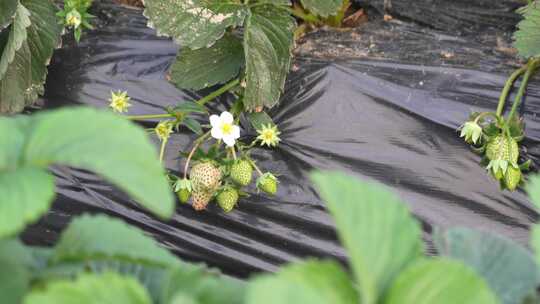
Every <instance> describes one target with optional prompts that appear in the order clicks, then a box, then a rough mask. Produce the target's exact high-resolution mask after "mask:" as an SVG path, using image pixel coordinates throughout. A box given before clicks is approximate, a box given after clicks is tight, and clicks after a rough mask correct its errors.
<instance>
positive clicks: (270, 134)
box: [263, 130, 274, 140]
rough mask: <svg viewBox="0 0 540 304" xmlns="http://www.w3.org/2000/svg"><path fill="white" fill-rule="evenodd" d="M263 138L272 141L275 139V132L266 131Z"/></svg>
mask: <svg viewBox="0 0 540 304" xmlns="http://www.w3.org/2000/svg"><path fill="white" fill-rule="evenodd" d="M263 137H264V139H265V140H272V139H274V132H272V130H266V131H264V132H263Z"/></svg>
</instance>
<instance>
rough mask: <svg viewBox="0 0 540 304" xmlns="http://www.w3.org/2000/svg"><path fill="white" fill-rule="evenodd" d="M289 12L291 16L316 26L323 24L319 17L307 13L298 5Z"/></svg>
mask: <svg viewBox="0 0 540 304" xmlns="http://www.w3.org/2000/svg"><path fill="white" fill-rule="evenodd" d="M288 11H289V13H290V14H291V15H293V16H295V17H297V18H300V19H302V20H303V21H305V22H308V23H315V24H317V23H320V22H321V20H320V19H319V18H318V17H317V16H315V15H313V14H308V13H306V12H305V11H304V9H303V8H302V7H300V6H298V5H294V6H293V8H289V9H288Z"/></svg>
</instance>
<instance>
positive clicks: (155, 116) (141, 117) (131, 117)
mask: <svg viewBox="0 0 540 304" xmlns="http://www.w3.org/2000/svg"><path fill="white" fill-rule="evenodd" d="M171 117H174V115H172V114H169V113H167V114H151V115H127V116H126V118H127V119H129V120H146V119H159V118H171Z"/></svg>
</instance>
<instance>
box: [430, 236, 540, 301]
mask: <svg viewBox="0 0 540 304" xmlns="http://www.w3.org/2000/svg"><path fill="white" fill-rule="evenodd" d="M434 239H435V244H436V246H437V249H438V252H439V254H441V255H445V256H448V257H450V258H453V259H456V260H460V261H462V262H463V263H465V265H467V266H469V267H470V268H472V269H473V270H475V271H476V273H477V274H479V275H480V276H482V277H483V278H484V279H485V280H486V282H487V283H488V285H489V286H490V288H491V290H493V292H494V293H495V294H496V295H497V296H498V298H499V299H500V300H501V302H502V303H504V304H521V303H523V300H524V299H525V298H526V297H527V296H528V295H529V294H530V293H531V292H533V291H534V289H535V288H536V287H537V286H538V283H540V282H539V280H538V279H539V274H538V270H537V267H536V263H535V260H534V259H533V257H532V256H531V254H530V253H529V252H528V251H527V250H526V249H525V248H523V247H521V245H519V244H516V243H514V242H512V241H510V240H507V239H504V238H502V237H499V236H496V235H492V234H489V233H486V232H482V231H474V230H471V229H467V228H454V229H451V230H448V231H447V232H445V233H436V234H435V235H434Z"/></svg>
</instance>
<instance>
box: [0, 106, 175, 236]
mask: <svg viewBox="0 0 540 304" xmlns="http://www.w3.org/2000/svg"><path fill="white" fill-rule="evenodd" d="M81 122H92V123H89V124H84V126H81ZM111 130H114V132H111ZM0 143H1V144H2V147H3V148H2V149H1V150H0V192H1V193H2V194H3V197H4V198H5V199H4V200H3V201H2V204H0V218H1V219H2V221H0V238H1V237H6V236H9V235H14V234H15V233H17V232H19V231H21V230H22V229H23V228H24V226H25V225H26V224H28V223H31V222H33V221H35V220H36V219H37V218H38V217H39V216H41V215H43V214H44V213H45V212H46V211H47V210H48V207H49V204H50V202H51V200H52V198H53V196H54V191H53V179H52V177H51V176H50V174H49V173H47V172H46V169H47V167H48V166H49V165H52V164H62V165H68V166H73V167H77V168H81V169H87V170H92V171H94V172H96V173H98V174H100V175H102V176H103V177H105V178H106V179H107V180H109V181H111V182H113V183H114V184H116V185H117V186H119V187H120V188H121V189H122V190H124V191H126V192H127V193H128V194H131V195H132V196H133V197H135V198H136V199H137V200H138V201H139V202H140V203H141V204H142V205H143V206H144V207H146V208H148V209H149V210H151V211H153V212H155V213H156V214H157V215H159V216H162V217H168V216H170V215H172V212H173V209H174V201H173V196H172V194H171V193H170V191H169V189H168V184H167V181H166V178H165V176H164V172H163V169H162V168H161V166H160V165H159V163H158V162H157V161H156V159H157V157H156V152H155V149H154V147H153V146H152V144H150V142H149V140H148V139H147V137H146V134H145V133H144V131H143V130H141V129H139V128H138V127H136V126H135V125H133V124H131V123H130V122H128V121H126V120H124V119H122V118H119V117H118V116H116V115H114V114H110V113H104V112H99V111H96V110H93V109H84V108H73V109H65V110H59V111H54V112H43V113H39V114H36V115H33V116H31V117H26V116H19V117H14V118H5V117H4V118H0Z"/></svg>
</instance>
